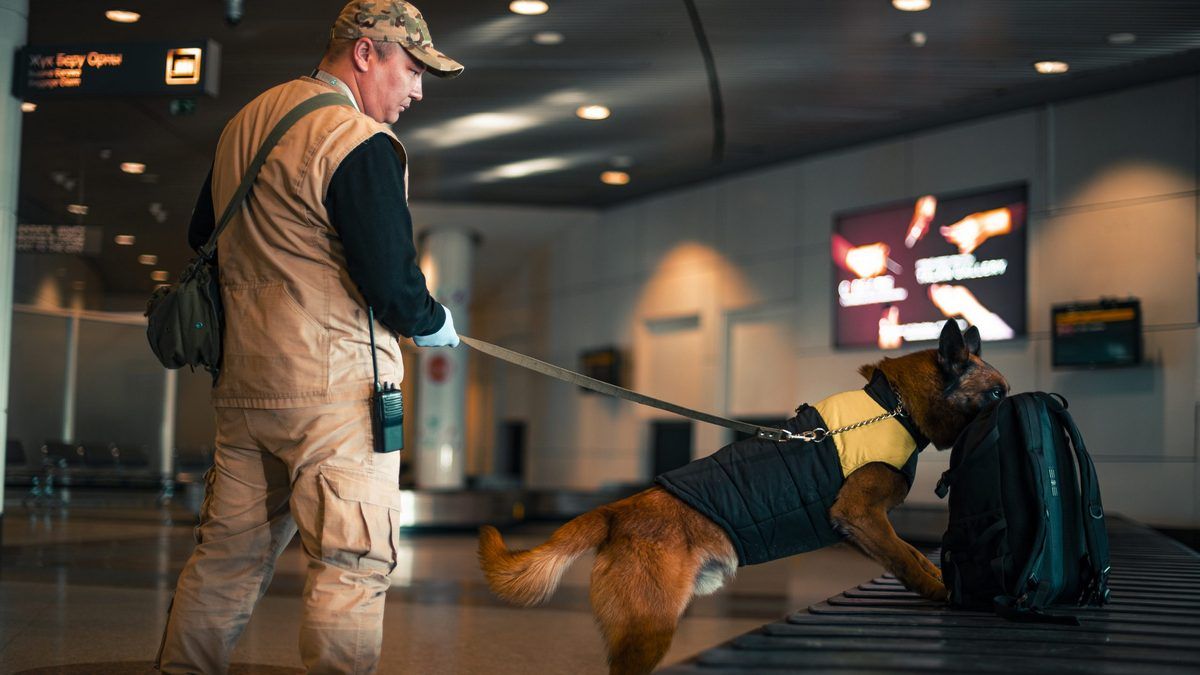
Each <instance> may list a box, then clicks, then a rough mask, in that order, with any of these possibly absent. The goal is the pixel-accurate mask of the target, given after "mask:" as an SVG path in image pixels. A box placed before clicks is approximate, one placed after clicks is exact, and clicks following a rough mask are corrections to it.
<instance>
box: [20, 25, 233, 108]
mask: <svg viewBox="0 0 1200 675" xmlns="http://www.w3.org/2000/svg"><path fill="white" fill-rule="evenodd" d="M219 73H220V46H219V45H218V44H217V43H216V42H213V41H212V40H183V41H180V42H131V43H121V44H99V43H97V44H86V45H80V44H74V45H29V46H26V47H23V48H22V49H21V50H20V51H19V52H18V53H17V66H16V72H15V75H16V77H15V78H14V80H13V93H14V95H16V96H17V97H18V98H21V99H23V100H27V101H42V100H47V99H52V98H59V97H85V96H96V97H103V96H130V95H132V96H138V95H156V94H166V95H171V96H195V95H199V94H207V95H209V96H216V95H217V89H218V86H217V85H218V82H217V80H218V76H219Z"/></svg>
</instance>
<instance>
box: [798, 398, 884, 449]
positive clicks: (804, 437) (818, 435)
mask: <svg viewBox="0 0 1200 675" xmlns="http://www.w3.org/2000/svg"><path fill="white" fill-rule="evenodd" d="M895 393H896V407H895V408H894V409H893V410H892V411H891V412H885V413H883V414H882V415H878V416H876V417H872V418H871V419H869V420H863V421H861V422H855V423H854V424H850V425H847V426H844V427H841V428H840V429H834V430H833V431H829V430H827V429H825V428H823V427H817V428H816V429H810V430H809V431H802V432H800V433H798V434H793V435H792V437H791V439H789V440H799V441H804V442H805V443H820V442H821V441H823V440H825V439H826V438H828V437H830V436H836V435H838V434H840V433H844V432H847V431H853V430H855V429H859V428H861V427H865V426H869V425H871V424H875V423H877V422H882V421H884V420H890V419H892V418H893V417H904V414H905V413H904V401H903V400H901V398H900V392H895Z"/></svg>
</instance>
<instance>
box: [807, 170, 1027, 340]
mask: <svg viewBox="0 0 1200 675" xmlns="http://www.w3.org/2000/svg"><path fill="white" fill-rule="evenodd" d="M1026 195H1027V189H1026V186H1025V185H1012V186H1006V187H999V188H991V189H987V190H981V191H976V192H972V193H966V194H964V193H958V194H947V195H937V194H927V195H922V196H920V197H916V198H914V199H910V200H905V201H903V202H897V203H894V204H890V205H887V206H882V207H876V208H871V209H866V210H860V211H853V212H848V213H842V214H839V215H837V216H836V217H835V218H834V231H833V238H832V245H831V255H832V256H833V268H834V292H835V297H834V315H835V318H834V344H835V345H836V346H838V347H877V348H880V349H899V348H901V347H904V346H905V345H907V344H909V343H917V342H926V341H931V340H937V338H938V335H939V333H940V332H941V327H942V324H943V323H945V321H946V320H947V319H956V320H959V321H960V323H963V324H964V325H967V324H969V325H973V326H978V327H979V333H980V336H981V337H982V338H983V340H984V341H994V340H1010V339H1012V338H1014V337H1018V336H1023V335H1024V334H1025V330H1026V327H1025V297H1026V295H1025V291H1026V288H1025V269H1026V260H1025V232H1026V213H1027V208H1026V204H1027V201H1026V199H1027V197H1026Z"/></svg>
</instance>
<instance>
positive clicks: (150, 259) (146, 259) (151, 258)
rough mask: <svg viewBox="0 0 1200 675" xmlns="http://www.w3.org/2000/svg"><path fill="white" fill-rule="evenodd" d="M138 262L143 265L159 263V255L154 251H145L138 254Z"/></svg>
mask: <svg viewBox="0 0 1200 675" xmlns="http://www.w3.org/2000/svg"><path fill="white" fill-rule="evenodd" d="M138 262H139V263H141V264H143V265H157V264H158V256H156V255H154V254H152V253H144V254H142V255H139V256H138Z"/></svg>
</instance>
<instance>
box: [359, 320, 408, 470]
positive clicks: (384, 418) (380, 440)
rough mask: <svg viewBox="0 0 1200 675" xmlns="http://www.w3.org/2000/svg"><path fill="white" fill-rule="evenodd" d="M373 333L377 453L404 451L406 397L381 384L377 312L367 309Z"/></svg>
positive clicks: (389, 386) (373, 419)
mask: <svg viewBox="0 0 1200 675" xmlns="http://www.w3.org/2000/svg"><path fill="white" fill-rule="evenodd" d="M367 321H368V322H370V331H371V370H372V372H374V373H375V391H374V392H373V393H372V394H371V418H372V421H373V426H374V431H375V452H396V451H398V450H403V449H404V396H403V395H402V394H401V393H400V389H398V388H397V387H396V385H394V384H392V383H391V382H384V383H383V384H380V382H379V364H378V362H377V361H376V358H375V312H374V310H372V309H371V307H369V306H368V307H367Z"/></svg>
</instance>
